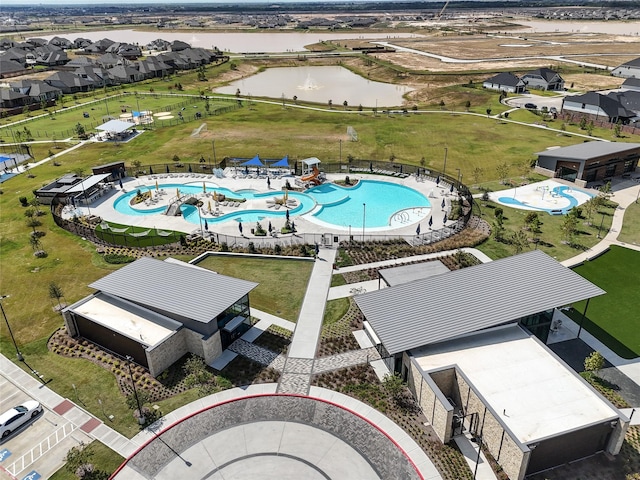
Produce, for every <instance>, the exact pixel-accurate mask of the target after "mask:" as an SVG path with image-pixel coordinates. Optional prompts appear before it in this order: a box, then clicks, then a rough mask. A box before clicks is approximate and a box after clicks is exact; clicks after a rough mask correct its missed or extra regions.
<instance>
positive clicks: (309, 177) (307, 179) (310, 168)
mask: <svg viewBox="0 0 640 480" xmlns="http://www.w3.org/2000/svg"><path fill="white" fill-rule="evenodd" d="M318 165H320V160H318V159H317V158H316V157H311V158H305V159H304V160H302V176H301V177H300V180H302V183H303V184H305V185H309V184H313V185H321V184H322V183H323V182H324V180H325V177H324V174H323V173H322V172H320V170H319V169H318Z"/></svg>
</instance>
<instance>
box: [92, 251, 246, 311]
mask: <svg viewBox="0 0 640 480" xmlns="http://www.w3.org/2000/svg"><path fill="white" fill-rule="evenodd" d="M89 286H90V287H91V288H95V289H96V290H100V291H102V292H105V293H108V294H110V295H114V296H117V297H120V298H124V299H125V300H129V301H131V302H134V303H138V304H141V305H146V306H149V307H152V308H154V309H159V310H162V311H165V312H169V313H173V314H175V315H180V316H182V317H186V318H190V319H192V320H196V321H198V322H202V323H208V322H210V321H211V320H212V319H214V318H216V316H218V315H219V314H221V313H222V312H224V311H225V310H226V309H227V308H229V307H230V306H231V305H233V304H234V303H235V302H236V301H238V300H239V299H240V298H242V297H243V296H244V295H246V294H248V293H249V292H250V291H251V290H253V289H254V288H255V287H257V286H258V284H257V283H254V282H248V281H246V280H240V279H238V278H233V277H227V276H225V275H220V274H217V273H215V272H211V271H208V270H205V269H200V268H193V267H192V266H189V265H180V264H178V263H172V262H163V261H162V260H156V259H154V258H149V257H142V258H140V259H138V260H136V261H135V262H133V263H130V264H129V265H126V266H124V267H122V268H121V269H120V270H117V271H115V272H113V273H110V274H109V275H107V276H106V277H103V278H101V279H100V280H97V281H95V282H93V283H92V284H91V285H89Z"/></svg>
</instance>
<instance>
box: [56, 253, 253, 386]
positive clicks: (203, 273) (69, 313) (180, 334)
mask: <svg viewBox="0 0 640 480" xmlns="http://www.w3.org/2000/svg"><path fill="white" fill-rule="evenodd" d="M257 285H258V284H257V283H254V282H249V281H246V280H240V279H237V278H232V277H228V276H225V275H219V274H217V273H215V272H213V271H211V270H207V269H204V268H201V267H198V266H195V265H191V264H188V263H183V262H179V261H177V260H173V259H171V261H161V260H157V259H154V258H149V257H143V258H140V259H138V260H136V261H135V262H133V263H130V264H128V265H126V266H124V267H122V268H121V269H119V270H117V271H115V272H112V273H110V274H108V275H107V276H106V277H103V278H101V279H100V280H97V281H95V282H93V283H92V284H90V285H89V287H91V288H93V289H94V290H95V293H93V294H92V295H89V296H88V297H85V298H83V299H82V300H80V301H78V302H76V303H74V304H73V305H71V306H69V307H67V308H65V309H64V310H63V317H64V321H65V326H66V328H67V331H68V332H69V334H70V335H72V336H74V337H78V336H79V337H83V338H86V339H88V340H90V341H92V342H95V343H97V344H99V345H101V346H102V347H104V348H106V349H108V350H110V351H112V352H115V353H117V354H118V355H121V356H123V357H124V356H127V355H129V356H131V357H133V358H134V360H135V362H136V363H138V364H139V365H142V366H144V367H145V368H147V369H149V372H150V373H151V374H152V375H154V376H157V375H159V374H160V373H162V371H164V370H165V369H166V368H168V367H169V366H171V365H172V364H173V363H175V362H176V361H178V360H179V359H180V358H182V357H183V356H184V355H185V354H187V353H192V354H195V355H198V356H200V357H202V358H203V359H204V360H205V362H206V363H207V364H210V363H212V362H213V361H214V360H215V359H216V358H217V357H218V356H219V355H220V354H221V353H222V350H223V349H225V348H227V347H228V346H229V345H230V344H231V343H233V341H235V340H236V339H237V338H239V337H240V336H241V335H242V334H243V333H244V332H246V331H247V330H248V329H249V328H250V307H249V293H250V292H251V291H252V290H253V289H254V288H255V287H257Z"/></svg>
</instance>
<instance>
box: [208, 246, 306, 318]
mask: <svg viewBox="0 0 640 480" xmlns="http://www.w3.org/2000/svg"><path fill="white" fill-rule="evenodd" d="M313 265H314V263H313V262H312V261H304V260H287V259H264V258H253V257H240V256H226V255H211V256H209V257H207V258H205V259H204V260H202V261H201V262H200V263H198V266H199V267H204V268H208V269H209V270H214V271H216V272H218V273H221V274H223V275H228V276H230V277H237V278H243V279H245V280H250V281H252V282H257V283H259V285H258V286H257V287H256V288H255V289H254V290H253V291H252V292H251V293H250V294H249V298H250V300H251V306H253V307H255V308H257V309H258V310H262V311H264V312H267V313H271V314H273V315H277V316H279V317H282V318H284V319H286V320H290V321H292V322H295V321H297V320H298V315H299V314H300V308H301V307H302V300H303V299H304V295H305V293H306V292H307V283H308V282H309V276H310V275H311V270H312V269H313Z"/></svg>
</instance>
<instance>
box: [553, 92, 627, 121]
mask: <svg viewBox="0 0 640 480" xmlns="http://www.w3.org/2000/svg"><path fill="white" fill-rule="evenodd" d="M562 112H563V113H569V114H574V115H575V113H581V114H583V115H585V116H587V117H588V118H590V119H593V120H604V121H608V122H611V123H618V122H619V121H620V122H622V123H628V121H629V119H630V118H632V117H634V116H635V114H634V113H633V112H631V111H629V110H627V109H626V108H624V106H622V104H621V103H620V102H619V101H618V100H616V99H614V98H611V97H608V96H607V95H602V94H600V93H597V92H587V93H585V94H583V95H570V96H568V97H565V98H564V99H563V100H562Z"/></svg>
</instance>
